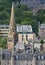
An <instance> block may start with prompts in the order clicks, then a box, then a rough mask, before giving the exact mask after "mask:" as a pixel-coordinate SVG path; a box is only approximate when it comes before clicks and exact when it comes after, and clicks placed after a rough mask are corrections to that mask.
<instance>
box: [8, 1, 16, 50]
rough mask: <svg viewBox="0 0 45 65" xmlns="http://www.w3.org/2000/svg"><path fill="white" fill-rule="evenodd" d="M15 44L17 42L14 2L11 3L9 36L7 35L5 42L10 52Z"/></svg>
mask: <svg viewBox="0 0 45 65" xmlns="http://www.w3.org/2000/svg"><path fill="white" fill-rule="evenodd" d="M16 42H17V32H16V23H15V18H14V2H12V10H11V18H10V26H9V34H8V40H7V46H8V49H9V50H10V51H11V50H13V48H14V46H15V44H16Z"/></svg>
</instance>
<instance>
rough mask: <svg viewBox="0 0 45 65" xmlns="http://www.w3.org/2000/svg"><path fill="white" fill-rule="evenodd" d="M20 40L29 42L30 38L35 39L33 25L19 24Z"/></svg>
mask: <svg viewBox="0 0 45 65" xmlns="http://www.w3.org/2000/svg"><path fill="white" fill-rule="evenodd" d="M17 32H18V42H24V43H27V42H28V41H29V40H30V39H31V40H33V35H34V34H33V31H32V27H31V25H18V26H17Z"/></svg>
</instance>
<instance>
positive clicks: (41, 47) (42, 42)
mask: <svg viewBox="0 0 45 65" xmlns="http://www.w3.org/2000/svg"><path fill="white" fill-rule="evenodd" d="M40 43H41V46H40V49H41V51H43V50H44V48H43V44H44V41H43V40H41V41H40Z"/></svg>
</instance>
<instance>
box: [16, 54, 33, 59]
mask: <svg viewBox="0 0 45 65" xmlns="http://www.w3.org/2000/svg"><path fill="white" fill-rule="evenodd" d="M32 59H33V54H28V55H26V54H17V55H16V56H15V60H32Z"/></svg>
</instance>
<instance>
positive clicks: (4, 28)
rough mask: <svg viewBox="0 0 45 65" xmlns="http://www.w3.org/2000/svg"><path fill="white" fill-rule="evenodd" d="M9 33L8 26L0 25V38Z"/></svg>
mask: <svg viewBox="0 0 45 65" xmlns="http://www.w3.org/2000/svg"><path fill="white" fill-rule="evenodd" d="M8 33H9V25H0V37H6V36H8Z"/></svg>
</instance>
